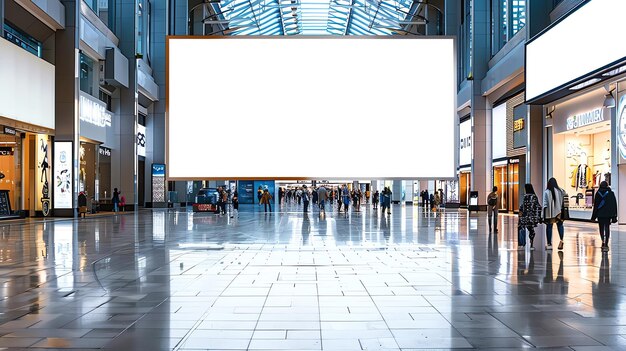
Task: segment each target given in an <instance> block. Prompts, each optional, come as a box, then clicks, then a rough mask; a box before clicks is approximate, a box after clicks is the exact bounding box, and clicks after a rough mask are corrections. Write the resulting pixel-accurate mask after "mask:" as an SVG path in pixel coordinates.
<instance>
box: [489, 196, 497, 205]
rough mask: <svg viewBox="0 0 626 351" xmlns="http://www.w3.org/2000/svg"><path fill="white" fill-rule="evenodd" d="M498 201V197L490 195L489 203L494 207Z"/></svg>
mask: <svg viewBox="0 0 626 351" xmlns="http://www.w3.org/2000/svg"><path fill="white" fill-rule="evenodd" d="M497 202H498V198H497V197H495V196H493V197H492V196H490V197H489V199H487V204H488V205H489V206H492V207H493V206H495V205H496V203H497Z"/></svg>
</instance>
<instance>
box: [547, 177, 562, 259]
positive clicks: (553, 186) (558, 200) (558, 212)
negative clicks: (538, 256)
mask: <svg viewBox="0 0 626 351" xmlns="http://www.w3.org/2000/svg"><path fill="white" fill-rule="evenodd" d="M565 198H567V193H565V190H563V189H561V188H559V184H558V183H557V182H556V179H554V178H550V180H548V187H547V189H546V190H545V191H544V192H543V222H544V223H545V225H546V250H552V229H553V225H554V224H555V223H556V228H557V230H558V231H559V238H560V239H561V242H559V250H563V235H564V234H565V229H564V228H563V219H565V218H564V217H566V216H565V215H564V212H565V210H566V209H567V207H566V206H565V204H564V201H565Z"/></svg>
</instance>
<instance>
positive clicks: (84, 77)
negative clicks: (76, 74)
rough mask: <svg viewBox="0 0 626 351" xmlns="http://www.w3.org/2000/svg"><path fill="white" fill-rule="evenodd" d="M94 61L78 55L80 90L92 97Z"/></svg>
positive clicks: (81, 54)
mask: <svg viewBox="0 0 626 351" xmlns="http://www.w3.org/2000/svg"><path fill="white" fill-rule="evenodd" d="M93 80H94V61H93V60H92V59H91V58H89V57H88V56H86V55H85V54H83V53H82V52H81V53H80V90H81V91H84V92H85V93H87V94H89V95H92V96H93V94H94V92H93V90H94V82H93Z"/></svg>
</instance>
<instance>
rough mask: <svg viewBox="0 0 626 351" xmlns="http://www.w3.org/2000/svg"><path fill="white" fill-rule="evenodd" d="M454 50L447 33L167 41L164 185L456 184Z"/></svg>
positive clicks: (456, 145)
mask: <svg viewBox="0 0 626 351" xmlns="http://www.w3.org/2000/svg"><path fill="white" fill-rule="evenodd" d="M455 55H456V54H455V43H454V39H453V38H449V37H422V38H382V37H363V38H346V37H342V38H339V37H338V38H321V37H298V38H269V37H255V38H243V37H232V38H230V37H220V38H207V37H175V36H174V37H168V38H167V87H168V89H167V90H168V91H167V95H168V96H167V156H166V158H167V161H166V163H167V165H168V167H167V172H168V179H170V180H191V179H232V180H255V179H425V178H430V179H433V178H437V179H445V178H454V176H455V171H456V157H457V153H458V140H457V139H458V130H457V129H458V123H457V121H458V117H457V115H456V91H457V84H456V62H455ZM216 153H219V154H220V155H224V157H219V163H217V164H216V162H215V161H216V159H215V158H214V157H213V156H212V155H214V154H216ZM320 162H323V166H321V165H320Z"/></svg>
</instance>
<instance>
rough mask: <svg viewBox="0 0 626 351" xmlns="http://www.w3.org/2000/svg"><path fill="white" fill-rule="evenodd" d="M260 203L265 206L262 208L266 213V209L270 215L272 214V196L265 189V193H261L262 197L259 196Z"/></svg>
mask: <svg viewBox="0 0 626 351" xmlns="http://www.w3.org/2000/svg"><path fill="white" fill-rule="evenodd" d="M261 203H262V204H263V205H265V206H264V207H265V212H266V213H267V208H268V207H269V209H270V213H271V212H272V194H270V192H269V191H268V190H267V189H265V191H263V195H261Z"/></svg>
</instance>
